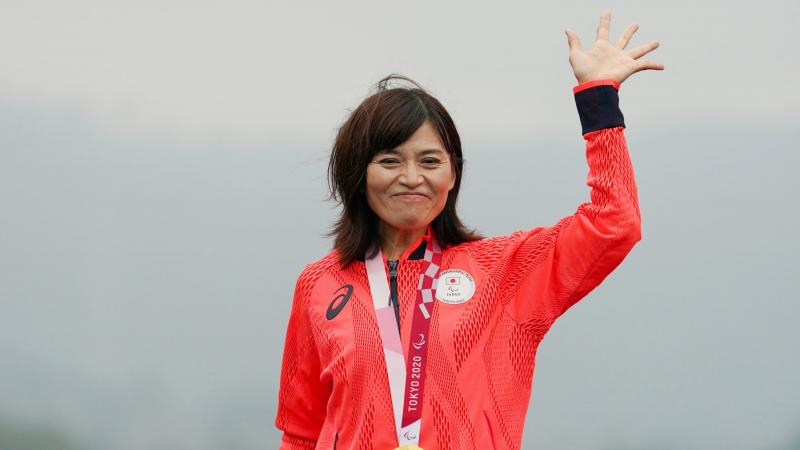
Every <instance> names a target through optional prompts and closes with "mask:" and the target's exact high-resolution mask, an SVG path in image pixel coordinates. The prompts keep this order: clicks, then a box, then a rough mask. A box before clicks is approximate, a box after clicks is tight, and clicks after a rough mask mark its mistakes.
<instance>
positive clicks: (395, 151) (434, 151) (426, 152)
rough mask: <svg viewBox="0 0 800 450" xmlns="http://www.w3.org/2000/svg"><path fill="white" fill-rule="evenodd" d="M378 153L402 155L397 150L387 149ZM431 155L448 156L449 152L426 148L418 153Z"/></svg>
mask: <svg viewBox="0 0 800 450" xmlns="http://www.w3.org/2000/svg"><path fill="white" fill-rule="evenodd" d="M378 153H389V154H392V155H399V154H400V152H399V151H397V149H396V148H387V149H385V150H381V151H379V152H378ZM431 153H440V154H446V153H447V152H445V151H444V150H442V149H440V148H426V149H425V150H421V151H419V152H418V154H419V155H430V154H431Z"/></svg>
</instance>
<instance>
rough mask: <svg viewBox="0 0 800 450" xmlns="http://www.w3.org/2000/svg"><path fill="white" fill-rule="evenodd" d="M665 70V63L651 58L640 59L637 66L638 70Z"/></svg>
mask: <svg viewBox="0 0 800 450" xmlns="http://www.w3.org/2000/svg"><path fill="white" fill-rule="evenodd" d="M648 69H650V70H664V65H663V64H659V63H657V62H655V61H650V60H649V59H640V60H639V64H638V65H637V66H636V72H638V71H640V70H648Z"/></svg>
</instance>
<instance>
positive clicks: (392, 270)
mask: <svg viewBox="0 0 800 450" xmlns="http://www.w3.org/2000/svg"><path fill="white" fill-rule="evenodd" d="M398 263H399V261H398V260H396V259H393V260H391V261H386V265H387V266H389V305H391V306H394V318H395V320H397V332H398V333H399V332H400V305H398V303H399V302H398V301H397V265H398Z"/></svg>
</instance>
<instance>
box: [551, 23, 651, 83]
mask: <svg viewBox="0 0 800 450" xmlns="http://www.w3.org/2000/svg"><path fill="white" fill-rule="evenodd" d="M610 25H611V13H610V12H609V11H603V14H602V15H601V16H600V25H598V27H597V38H596V39H595V41H594V47H592V49H591V50H589V51H588V52H587V51H583V50H582V49H581V40H580V38H579V37H578V35H577V34H575V32H574V31H572V30H570V29H569V28H567V29H566V30H565V32H566V34H567V42H568V44H569V63H570V65H571V66H572V71H573V72H574V73H575V78H577V79H578V83H585V82H587V81H593V80H600V79H612V80H616V81H618V82H619V83H622V82H623V81H625V79H626V78H628V77H629V76H631V75H633V74H634V73H636V72H638V71H640V70H646V69H653V70H664V65H663V64H658V63H656V62H653V61H650V60H648V59H640V58H641V57H642V56H644V55H646V54H648V53H649V52H651V51H653V50H655V49H656V48H658V45H659V44H658V41H652V42H650V43H647V44H644V45H640V46H638V47H636V48H633V49H631V50H627V51H626V50H625V46H627V45H628V42H629V41H630V40H631V36H633V33H635V32H636V30H638V29H639V25H637V24H630V25H628V28H625V31H623V32H622V35H620V37H619V39H617V41H616V42H615V43H613V44H612V43H611V42H609V41H608V32H609V28H610Z"/></svg>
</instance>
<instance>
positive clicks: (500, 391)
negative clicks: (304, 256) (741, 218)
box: [275, 13, 663, 450]
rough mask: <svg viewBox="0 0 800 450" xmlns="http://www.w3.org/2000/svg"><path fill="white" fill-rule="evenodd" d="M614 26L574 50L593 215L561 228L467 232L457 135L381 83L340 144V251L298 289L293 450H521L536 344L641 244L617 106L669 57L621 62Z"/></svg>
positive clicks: (288, 361)
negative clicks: (459, 204)
mask: <svg viewBox="0 0 800 450" xmlns="http://www.w3.org/2000/svg"><path fill="white" fill-rule="evenodd" d="M609 21H610V16H609V14H608V13H605V14H603V16H602V18H601V22H600V26H599V28H598V33H597V40H596V42H595V46H594V47H593V48H592V49H591V50H590V51H588V52H584V51H583V50H581V48H580V41H579V40H578V38H577V35H575V34H574V33H572V32H570V31H567V32H566V33H567V37H568V41H569V46H570V64H571V65H572V68H573V71H574V73H575V77H576V78H577V80H578V85H577V86H575V87H574V88H573V93H574V97H575V102H576V105H577V107H578V115H579V117H580V121H581V126H582V131H583V138H584V139H585V140H586V157H587V162H588V164H589V176H588V178H587V182H588V185H589V186H590V187H591V192H590V196H591V202H588V203H583V204H581V205H579V206H578V208H577V210H576V212H575V213H574V214H572V215H571V216H567V217H564V218H562V219H561V220H559V221H558V223H556V224H554V225H552V226H549V227H543V226H538V227H534V228H528V229H522V230H519V231H516V232H514V233H512V234H510V235H506V236H495V237H491V238H483V237H481V236H478V235H477V234H476V233H474V232H473V231H470V230H468V229H467V228H466V227H465V226H464V225H463V224H462V222H461V220H460V219H459V218H458V215H457V214H456V200H457V198H458V191H459V187H460V185H461V175H462V172H463V166H464V161H463V159H462V152H461V141H460V139H459V137H458V132H457V131H456V127H455V124H454V123H453V120H452V119H451V118H450V115H449V114H448V113H447V111H446V110H445V109H444V107H443V106H442V105H441V103H439V101H438V100H436V99H435V98H434V97H433V96H431V95H430V94H429V93H427V92H426V91H425V90H424V89H423V88H422V87H421V86H420V85H419V84H417V83H415V82H414V81H413V80H411V79H409V78H406V77H403V76H398V75H390V76H389V77H386V78H384V79H383V80H381V81H380V82H378V85H377V86H378V92H376V93H374V94H372V95H371V96H369V97H368V98H367V99H365V100H364V101H363V102H362V103H361V104H360V105H359V106H358V107H357V108H356V109H355V110H354V111H353V112H352V113H351V115H350V117H349V118H348V119H347V120H346V121H345V123H344V124H343V125H342V126H341V128H340V129H339V133H338V135H337V137H336V142H335V143H334V145H333V150H332V153H331V159H330V163H329V166H328V171H329V183H330V190H331V196H332V197H333V198H334V199H336V200H338V201H339V203H340V204H341V206H342V211H341V215H340V217H339V219H338V221H337V222H336V224H335V225H334V227H333V230H332V232H331V236H333V237H334V238H335V239H334V248H333V250H332V251H330V252H329V253H328V254H326V255H325V256H323V257H322V258H320V259H319V260H317V261H315V262H314V263H312V264H309V265H308V266H306V268H305V269H304V270H303V273H302V274H300V276H299V277H298V279H297V283H296V286H295V293H294V299H293V303H292V311H291V315H290V317H289V325H288V328H287V331H286V344H285V345H286V347H285V350H284V354H283V367H282V369H281V387H280V394H279V399H278V402H279V403H278V412H277V416H276V419H275V425H276V426H277V427H278V428H279V429H281V430H283V432H284V434H283V440H282V442H281V447H280V448H281V449H284V450H286V449H329V448H333V449H336V448H337V447H338V448H340V449H343V448H359V449H375V450H389V449H392V448H404V449H419V448H427V449H429V450H430V449H442V450H444V449H452V448H463V449H474V448H482V449H517V448H519V446H520V442H521V440H522V429H523V425H524V419H525V413H526V411H527V408H528V400H529V399H530V394H531V387H532V382H533V368H534V360H535V356H536V348H537V346H538V344H539V342H541V340H542V338H543V337H544V335H545V334H546V333H547V331H548V330H549V329H550V326H551V325H552V324H553V323H554V322H555V320H556V319H557V318H558V317H560V316H561V315H562V314H563V313H564V312H565V311H566V310H567V309H569V308H570V307H571V306H572V305H574V304H575V303H576V302H578V301H579V300H580V299H582V298H583V297H585V296H586V295H587V294H588V293H589V292H590V291H591V290H592V289H594V288H595V287H596V286H597V285H599V284H600V283H601V282H602V281H603V279H605V277H606V276H607V275H608V274H610V273H611V272H612V271H613V270H614V269H615V268H616V267H617V266H618V265H619V264H620V263H621V262H622V260H623V259H624V258H625V256H626V255H627V254H628V252H629V251H630V250H631V249H632V248H633V246H634V245H635V244H636V242H638V241H639V240H640V238H641V220H640V217H639V205H638V197H637V192H636V183H635V178H634V175H633V166H632V164H631V161H630V155H629V154H628V148H627V143H626V141H625V136H624V134H623V130H624V128H625V124H624V121H623V116H622V112H621V111H620V110H619V105H618V102H619V97H618V90H619V89H620V84H621V83H622V81H624V80H625V79H626V78H627V77H628V76H630V75H631V74H632V73H634V72H637V71H639V70H643V69H660V68H663V66H660V65H658V64H655V63H650V62H647V61H645V60H639V58H640V57H641V56H642V55H644V54H646V53H647V52H649V51H650V50H652V49H654V48H655V47H656V46H657V44H652V43H651V44H649V45H646V46H640V47H637V48H634V49H631V50H628V51H625V50H624V48H625V46H626V45H627V43H628V41H629V40H630V38H631V36H632V35H633V33H634V32H635V31H636V28H638V27H637V26H635V25H631V26H629V27H628V28H627V29H626V30H625V32H623V34H622V36H621V37H620V38H619V40H617V42H616V43H615V44H613V45H612V44H611V43H610V42H609V41H608V40H607V37H608V26H609ZM394 80H400V81H405V82H409V83H411V86H409V87H391V88H390V87H388V85H389V82H391V81H394ZM398 446H400V447H398Z"/></svg>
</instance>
